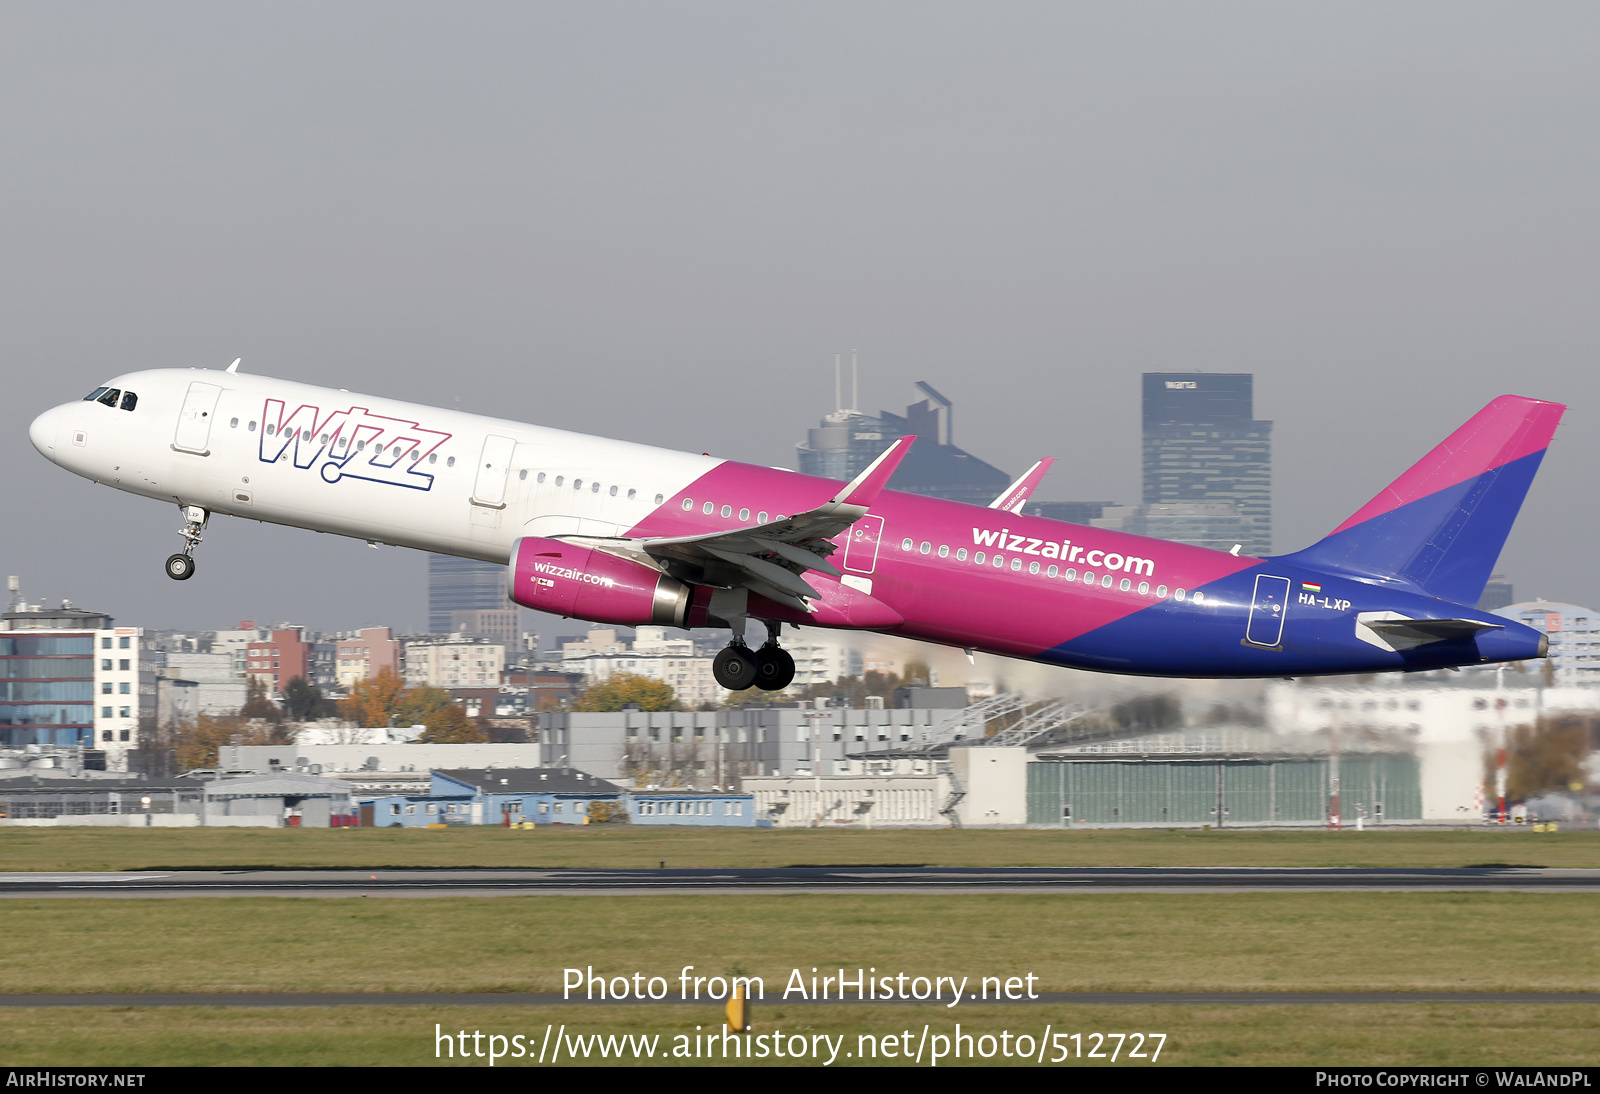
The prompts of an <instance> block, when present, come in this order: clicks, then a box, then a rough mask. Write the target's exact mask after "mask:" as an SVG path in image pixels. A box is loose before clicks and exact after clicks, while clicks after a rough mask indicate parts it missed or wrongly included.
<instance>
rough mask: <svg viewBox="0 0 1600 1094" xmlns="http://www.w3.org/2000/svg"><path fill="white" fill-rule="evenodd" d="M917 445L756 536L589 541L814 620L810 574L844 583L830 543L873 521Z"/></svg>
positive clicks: (894, 452) (748, 532)
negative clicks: (745, 592) (761, 598)
mask: <svg viewBox="0 0 1600 1094" xmlns="http://www.w3.org/2000/svg"><path fill="white" fill-rule="evenodd" d="M915 440H916V437H901V438H900V439H899V440H897V441H896V442H895V443H894V444H893V445H891V446H890V447H889V448H888V450H887V451H885V452H884V453H883V454H882V455H881V456H879V457H878V458H877V459H876V460H873V461H872V463H871V465H869V466H868V467H867V469H866V470H865V471H863V472H861V474H859V475H857V476H856V478H855V480H854V481H852V482H851V483H850V484H849V485H848V486H846V487H845V488H844V489H843V490H841V491H839V493H838V494H836V495H834V497H833V498H832V499H830V500H829V501H827V502H825V503H824V504H822V505H819V506H818V507H817V508H815V509H811V510H808V511H807V512H804V513H796V514H795V515H793V516H789V517H784V518H783V519H781V520H775V521H771V522H769V523H767V524H758V525H756V526H754V527H751V528H734V529H730V530H728V531H725V532H708V533H706V534H704V535H698V536H653V537H647V538H643V539H598V538H596V539H590V538H589V537H582V536H575V537H569V536H563V537H561V538H563V539H571V540H575V541H576V540H582V541H583V542H587V543H592V544H594V545H595V546H596V547H598V548H600V549H601V550H605V551H609V552H612V553H614V554H620V555H624V556H628V557H632V558H634V559H636V560H638V561H641V562H648V563H650V564H653V565H657V566H660V567H661V568H663V569H665V570H666V571H667V572H668V573H670V574H672V575H673V576H675V577H682V578H683V579H685V580H688V581H692V582H695V583H697V584H706V585H715V586H721V587H724V588H736V587H739V586H743V587H745V588H747V589H749V590H750V591H751V592H753V593H757V594H759V595H761V596H764V597H766V598H767V599H769V600H773V601H776V602H777V603H779V604H784V605H787V606H789V607H791V608H794V609H795V610H797V611H803V612H810V611H811V608H810V607H809V606H808V605H807V604H806V599H805V598H810V599H813V600H815V599H820V598H821V596H822V594H821V593H819V592H818V591H817V590H816V589H814V588H813V587H812V586H811V585H810V584H809V583H808V582H807V581H806V580H805V578H804V576H803V575H804V574H805V573H806V572H807V571H809V570H816V571H817V572H819V573H823V574H827V575H828V576H829V577H840V576H842V574H841V571H840V570H839V568H838V567H836V566H835V565H834V564H833V563H832V562H829V561H828V555H830V554H832V553H833V552H834V551H835V550H837V549H838V548H837V546H836V545H835V544H833V543H831V542H829V540H831V538H832V537H834V536H836V535H838V534H839V533H840V532H843V531H844V530H845V529H846V528H848V527H850V526H851V525H852V524H854V523H855V522H856V521H858V520H860V519H861V518H862V517H864V516H866V514H867V512H868V510H870V509H871V508H872V505H873V503H874V502H875V501H877V500H878V495H879V494H880V493H882V491H883V488H884V486H885V485H886V484H887V483H888V481H889V479H890V478H891V477H892V476H893V475H894V473H895V469H896V468H898V467H899V466H900V461H901V460H903V459H905V455H906V453H907V452H909V451H910V450H911V443H912V442H913V441H915Z"/></svg>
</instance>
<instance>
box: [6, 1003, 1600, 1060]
mask: <svg viewBox="0 0 1600 1094" xmlns="http://www.w3.org/2000/svg"><path fill="white" fill-rule="evenodd" d="M720 1021H721V1013H720V1011H719V1010H718V1009H717V1008H715V1007H691V1006H684V1007H594V1008H584V1009H582V1010H581V1011H580V1010H578V1009H577V1008H574V1007H339V1008H331V1007H330V1008H308V1009H304V1010H250V1009H243V1008H210V1009H208V1008H199V1007H182V1008H163V1009H135V1008H117V1009H100V1008H96V1009H88V1008H27V1009H7V1010H3V1011H0V1043H4V1044H5V1045H6V1046H7V1048H6V1050H5V1055H6V1061H5V1062H6V1063H8V1064H11V1065H13V1066H29V1067H36V1066H49V1065H63V1064H67V1063H70V1064H76V1065H80V1066H102V1067H117V1068H136V1067H139V1066H141V1065H144V1066H155V1065H201V1066H218V1067H252V1066H276V1067H285V1066H293V1065H345V1066H378V1067H382V1066H413V1065H425V1064H440V1065H446V1066H448V1065H452V1064H453V1065H456V1066H460V1065H462V1064H468V1065H471V1066H478V1067H482V1066H485V1065H486V1064H487V1063H488V1061H487V1059H486V1058H484V1057H475V1058H469V1059H467V1060H462V1059H461V1058H460V1057H454V1058H449V1057H443V1056H442V1053H443V1051H444V1049H443V1047H442V1046H441V1045H440V1044H439V1043H438V1042H437V1041H436V1033H435V1029H436V1027H438V1028H440V1029H441V1030H442V1031H443V1032H444V1033H445V1034H446V1035H448V1034H450V1033H454V1032H459V1031H463V1030H464V1031H466V1032H467V1033H468V1034H469V1039H468V1042H467V1043H468V1045H469V1046H471V1045H472V1044H473V1042H472V1040H471V1038H470V1034H471V1033H473V1032H475V1031H479V1032H482V1033H484V1034H485V1035H489V1034H495V1033H498V1034H500V1035H502V1036H504V1037H506V1038H507V1041H508V1045H507V1047H508V1048H509V1047H510V1043H509V1042H510V1038H511V1037H512V1036H515V1035H521V1036H522V1037H523V1038H524V1040H523V1041H522V1043H521V1047H522V1048H523V1049H524V1050H526V1049H527V1048H528V1046H529V1045H532V1046H533V1050H532V1058H530V1057H529V1056H528V1055H524V1056H523V1057H522V1058H521V1059H515V1058H511V1059H504V1060H501V1061H499V1064H500V1066H503V1067H528V1066H538V1064H537V1052H538V1046H539V1044H540V1043H541V1042H543V1041H545V1039H546V1025H547V1024H548V1025H549V1027H550V1028H551V1033H552V1034H555V1033H558V1032H560V1031H561V1027H562V1026H565V1027H566V1030H565V1036H564V1037H563V1038H562V1043H563V1046H564V1047H566V1048H568V1050H569V1051H570V1046H571V1045H572V1040H571V1039H572V1038H583V1039H587V1038H588V1037H590V1036H592V1035H594V1034H601V1035H607V1034H620V1033H624V1032H626V1033H631V1034H634V1035H644V1036H647V1037H648V1036H651V1035H654V1036H655V1037H657V1038H658V1040H656V1042H655V1044H654V1048H655V1054H654V1056H653V1057H651V1058H648V1059H638V1058H636V1057H634V1056H632V1055H631V1054H630V1055H627V1056H624V1057H623V1058H622V1059H621V1060H617V1059H615V1058H614V1057H613V1058H610V1059H603V1058H601V1056H600V1053H599V1051H598V1049H597V1048H596V1047H594V1045H593V1042H588V1041H586V1040H585V1042H584V1043H587V1044H589V1046H590V1049H589V1053H590V1054H589V1056H588V1058H587V1059H580V1061H579V1062H581V1063H583V1064H587V1065H590V1066H594V1065H603V1064H608V1063H610V1064H617V1063H621V1064H622V1065H624V1066H627V1065H634V1066H638V1065H645V1066H660V1065H661V1064H663V1063H667V1064H671V1063H683V1064H690V1065H698V1066H704V1065H706V1064H708V1063H709V1064H720V1063H722V1061H721V1060H720V1059H709V1060H708V1059H706V1058H705V1057H703V1056H702V1057H701V1058H699V1059H696V1058H695V1057H694V1056H693V1055H690V1056H688V1057H687V1058H675V1057H673V1055H672V1052H673V1051H674V1049H675V1048H677V1049H678V1050H679V1051H686V1052H690V1053H692V1052H693V1048H694V1044H695V1042H694V1040H693V1038H694V1037H695V1036H696V1032H697V1031H696V1029H695V1027H696V1026H703V1027H705V1029H706V1030H712V1029H716V1028H718V1023H720ZM957 1022H960V1023H961V1030H960V1032H961V1033H962V1034H969V1035H974V1040H973V1042H972V1043H971V1044H972V1051H974V1052H977V1051H981V1050H982V1049H981V1048H980V1045H982V1048H987V1049H988V1050H989V1051H991V1052H994V1055H993V1056H992V1057H991V1058H988V1059H977V1060H971V1059H961V1060H959V1061H956V1060H952V1059H948V1058H947V1059H944V1060H941V1061H940V1063H939V1066H941V1067H949V1066H971V1065H972V1064H974V1063H975V1064H978V1065H980V1066H983V1067H995V1066H1004V1065H1008V1064H1009V1065H1013V1066H1015V1065H1023V1066H1030V1065H1033V1064H1034V1061H1033V1060H1022V1059H1018V1058H1017V1057H1015V1056H1012V1057H1010V1058H1006V1057H1004V1056H1001V1055H1000V1053H999V1051H998V1046H993V1045H983V1044H982V1042H980V1041H978V1040H977V1038H978V1037H981V1036H982V1035H984V1034H989V1035H991V1036H993V1037H996V1039H998V1035H999V1034H1000V1033H1001V1032H1002V1031H1008V1032H1010V1033H1011V1034H1012V1035H1013V1037H1014V1036H1015V1035H1016V1034H1018V1033H1021V1034H1025V1035H1027V1036H1030V1037H1032V1038H1035V1039H1036V1040H1035V1041H1034V1044H1037V1043H1038V1039H1041V1038H1042V1036H1043V1034H1044V1033H1045V1032H1046V1027H1047V1026H1048V1027H1049V1032H1051V1033H1052V1034H1056V1033H1066V1034H1071V1033H1078V1034H1080V1035H1081V1036H1080V1039H1079V1040H1078V1041H1077V1042H1076V1049H1077V1050H1078V1051H1082V1052H1085V1053H1087V1052H1090V1051H1094V1050H1095V1048H1096V1047H1097V1043H1096V1042H1094V1041H1093V1040H1092V1039H1090V1038H1089V1037H1088V1036H1087V1035H1089V1034H1091V1033H1095V1032H1099V1033H1130V1032H1141V1033H1145V1034H1150V1033H1165V1034H1166V1039H1165V1041H1164V1042H1162V1043H1161V1045H1160V1055H1159V1057H1158V1058H1157V1059H1156V1060H1155V1062H1154V1066H1158V1067H1159V1066H1166V1065H1176V1066H1186V1065H1187V1066H1196V1065H1209V1064H1226V1065H1250V1064H1255V1065H1260V1064H1273V1065H1281V1066H1319V1067H1338V1066H1362V1065H1365V1066H1374V1065H1376V1066H1404V1065H1413V1066H1417V1065H1421V1066H1429V1065H1433V1066H1439V1065H1449V1066H1455V1067H1472V1066H1492V1065H1501V1066H1510V1065H1517V1064H1522V1065H1535V1066H1544V1067H1575V1066H1585V1065H1592V1064H1593V1063H1594V1060H1595V1044H1596V1041H1597V1039H1600V1014H1597V1013H1596V1008H1594V1007H1581V1006H1539V1005H1529V1006H1514V1007H1505V1006H1486V1005H1481V1004H1466V1005H1460V1004H1450V1005H1442V1004H1415V1003H1414V1004H1400V1005H1379V1006H1346V1005H1332V1006H1254V1007H1213V1006H1196V1007H1174V1006H1160V1007H1157V1006H1125V1007H1082V1006H1037V1005H1028V1006H1024V1005H1017V1006H1011V1007H1004V1008H1000V1007H973V1008H970V1009H968V1010H967V1011H966V1012H965V1013H961V1014H958V1013H956V1012H955V1011H942V1010H940V1011H937V1012H936V1013H935V1012H932V1011H930V1010H928V1009H927V1008H912V1007H893V1008H890V1007H884V1008H870V1009H869V1008H863V1007H847V1006H839V1007H834V1006H816V1007H804V1008H801V1007H783V1006H773V1007H762V1008H758V1009H757V1010H756V1012H755V1022H754V1029H753V1030H752V1033H753V1034H755V1035H756V1036H758V1037H765V1038H766V1039H767V1045H768V1046H770V1045H771V1042H772V1038H773V1035H774V1034H779V1035H781V1036H782V1039H783V1043H784V1044H787V1045H790V1046H793V1045H794V1044H795V1042H794V1041H793V1040H792V1039H793V1038H794V1037H796V1036H798V1037H802V1038H804V1041H803V1042H802V1043H803V1044H805V1046H806V1047H807V1049H809V1048H810V1047H811V1046H816V1047H817V1048H818V1049H819V1051H820V1052H821V1054H822V1058H821V1059H820V1060H819V1059H815V1058H810V1057H809V1056H808V1057H807V1058H805V1059H802V1060H795V1059H790V1058H787V1057H786V1058H783V1059H777V1058H773V1057H771V1056H768V1057H766V1058H765V1059H760V1058H758V1059H756V1060H755V1061H754V1063H755V1064H757V1065H762V1064H765V1065H776V1066H794V1065H796V1064H801V1065H803V1066H817V1065H818V1064H821V1063H824V1062H825V1061H827V1059H828V1052H829V1048H827V1047H824V1043H823V1042H821V1041H820V1040H816V1039H815V1038H820V1037H828V1038H830V1039H831V1040H832V1044H833V1045H836V1046H837V1057H836V1058H835V1059H834V1061H833V1064H832V1066H835V1067H843V1066H856V1065H860V1064H863V1063H867V1064H873V1063H876V1064H877V1065H879V1066H916V1062H915V1060H911V1061H908V1060H906V1059H904V1058H903V1057H900V1056H897V1057H895V1058H894V1059H885V1058H884V1057H883V1056H882V1055H881V1051H882V1039H883V1038H884V1037H886V1036H891V1035H894V1034H898V1033H900V1032H901V1031H904V1030H909V1031H911V1034H912V1037H911V1040H910V1043H911V1046H912V1047H913V1049H915V1048H917V1047H919V1045H921V1044H922V1043H923V1042H922V1030H923V1027H924V1025H927V1026H928V1027H929V1031H930V1038H931V1037H932V1036H933V1035H943V1036H944V1037H946V1038H952V1037H953V1035H954V1034H956V1032H957V1031H956V1023H957ZM863 1035H871V1036H873V1037H875V1038H877V1039H878V1041H879V1052H880V1055H879V1056H878V1057H877V1059H875V1060H874V1059H871V1058H868V1059H866V1060H863V1059H861V1058H860V1056H859V1055H857V1054H858V1053H860V1052H861V1051H862V1050H863V1049H864V1047H865V1046H864V1045H863V1042H862V1040H861V1038H862V1036H863ZM680 1037H681V1038H684V1039H683V1040H678V1038H680ZM551 1040H554V1037H553V1036H552V1037H551ZM459 1043H460V1042H459V1041H458V1042H456V1045H457V1046H459ZM635 1043H636V1044H637V1042H635ZM902 1043H903V1042H902ZM703 1044H704V1042H702V1046H703ZM929 1044H931V1045H933V1046H935V1047H937V1042H936V1041H931V1040H930V1042H929ZM1047 1044H1048V1045H1049V1046H1050V1047H1052V1048H1054V1049H1055V1051H1054V1052H1050V1051H1048V1050H1047V1052H1046V1056H1047V1061H1049V1062H1056V1061H1057V1057H1058V1056H1059V1055H1060V1053H1061V1052H1063V1051H1066V1052H1072V1051H1074V1047H1073V1046H1074V1042H1072V1041H1071V1040H1068V1039H1065V1038H1064V1039H1063V1041H1060V1042H1057V1041H1055V1040H1054V1038H1053V1037H1052V1038H1051V1041H1050V1042H1047ZM1115 1044H1116V1042H1113V1041H1104V1042H1100V1043H1099V1047H1100V1050H1101V1051H1103V1052H1105V1053H1106V1054H1107V1056H1109V1055H1110V1053H1111V1052H1112V1051H1113V1046H1114V1045H1115ZM1136 1045H1138V1042H1130V1041H1122V1042H1121V1043H1120V1045H1118V1046H1117V1047H1118V1048H1120V1049H1122V1050H1123V1051H1126V1050H1127V1049H1129V1048H1134V1050H1135V1051H1138V1050H1139V1048H1137V1047H1135V1046H1136ZM454 1047H455V1046H452V1049H454ZM478 1047H479V1050H480V1051H483V1052H485V1053H487V1051H488V1040H487V1036H486V1037H485V1038H484V1040H482V1041H480V1042H478ZM1008 1047H1009V1046H1008ZM1142 1050H1143V1051H1144V1052H1145V1053H1146V1054H1147V1055H1148V1054H1150V1053H1152V1052H1155V1051H1156V1043H1155V1039H1153V1038H1148V1037H1147V1038H1146V1039H1145V1040H1144V1042H1143V1044H1142ZM436 1051H437V1052H439V1053H440V1054H441V1055H440V1056H439V1057H436V1056H435V1052H436ZM580 1051H581V1050H580ZM964 1051H965V1049H964ZM552 1052H553V1049H552ZM931 1052H932V1048H929V1049H928V1052H927V1053H925V1054H924V1058H923V1060H922V1065H921V1066H925V1067H926V1066H929V1063H930V1060H929V1059H928V1056H929V1055H931ZM847 1054H849V1055H847ZM562 1062H563V1063H565V1062H566V1061H565V1060H563V1061H562ZM728 1062H729V1063H732V1064H744V1063H748V1062H749V1061H744V1060H735V1061H728ZM547 1063H548V1059H547ZM1112 1064H1113V1061H1112V1060H1110V1059H1099V1060H1095V1059H1078V1058H1068V1059H1065V1060H1061V1061H1060V1062H1059V1063H1058V1065H1057V1066H1062V1067H1092V1066H1104V1065H1112ZM1115 1066H1121V1067H1149V1066H1152V1065H1151V1063H1150V1062H1149V1061H1141V1060H1128V1059H1125V1058H1124V1059H1120V1060H1118V1061H1115Z"/></svg>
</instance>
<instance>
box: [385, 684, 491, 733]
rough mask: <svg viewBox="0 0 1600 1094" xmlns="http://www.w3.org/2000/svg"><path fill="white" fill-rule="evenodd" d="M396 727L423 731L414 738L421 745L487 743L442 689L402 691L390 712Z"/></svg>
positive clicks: (464, 713) (474, 724) (480, 729)
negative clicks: (397, 725)
mask: <svg viewBox="0 0 1600 1094" xmlns="http://www.w3.org/2000/svg"><path fill="white" fill-rule="evenodd" d="M394 721H395V722H396V723H397V724H399V725H407V726H414V725H422V726H426V727H427V728H426V729H425V730H423V732H422V735H421V736H420V737H418V738H417V740H418V741H420V742H421V743H423V744H430V745H454V744H477V743H480V742H482V741H486V740H488V736H487V735H486V734H485V733H484V732H483V730H482V728H480V727H479V726H478V724H477V723H476V722H474V721H473V720H472V719H471V718H468V717H467V713H466V711H464V710H462V709H461V707H460V706H459V705H458V704H457V703H456V701H455V700H454V699H452V698H451V697H450V693H449V692H448V691H446V690H444V689H443V688H430V687H415V688H411V689H410V690H408V691H406V692H405V693H404V695H403V696H402V697H401V700H400V703H399V705H398V706H396V707H395V710H394Z"/></svg>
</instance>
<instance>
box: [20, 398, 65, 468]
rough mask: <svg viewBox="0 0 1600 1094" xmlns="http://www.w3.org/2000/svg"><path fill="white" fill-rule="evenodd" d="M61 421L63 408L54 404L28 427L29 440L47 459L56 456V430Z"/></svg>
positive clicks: (52, 458)
mask: <svg viewBox="0 0 1600 1094" xmlns="http://www.w3.org/2000/svg"><path fill="white" fill-rule="evenodd" d="M60 423H61V408H60V407H58V406H53V407H51V408H50V409H49V410H47V411H45V412H44V413H43V414H41V415H39V416H38V417H37V418H35V419H34V420H33V424H32V425H30V426H29V427H28V440H30V441H32V442H33V447H35V448H37V449H38V450H39V453H40V455H42V456H44V458H45V459H47V460H54V459H55V458H56V432H57V429H58V427H59V425H60Z"/></svg>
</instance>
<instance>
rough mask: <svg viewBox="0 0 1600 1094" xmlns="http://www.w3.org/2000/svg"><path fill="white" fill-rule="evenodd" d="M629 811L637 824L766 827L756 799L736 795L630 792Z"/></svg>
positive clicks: (684, 792) (726, 793)
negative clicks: (759, 815)
mask: <svg viewBox="0 0 1600 1094" xmlns="http://www.w3.org/2000/svg"><path fill="white" fill-rule="evenodd" d="M627 809H628V819H629V820H630V821H631V822H632V823H633V824H646V825H690V826H696V827H721V828H727V827H734V828H753V827H755V826H757V825H758V824H764V823H766V822H765V821H764V820H763V819H761V818H758V817H757V816H756V808H755V797H754V796H753V795H751V794H736V793H732V792H724V793H715V792H712V793H703V792H700V791H695V790H630V791H629V792H628V794H627Z"/></svg>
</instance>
